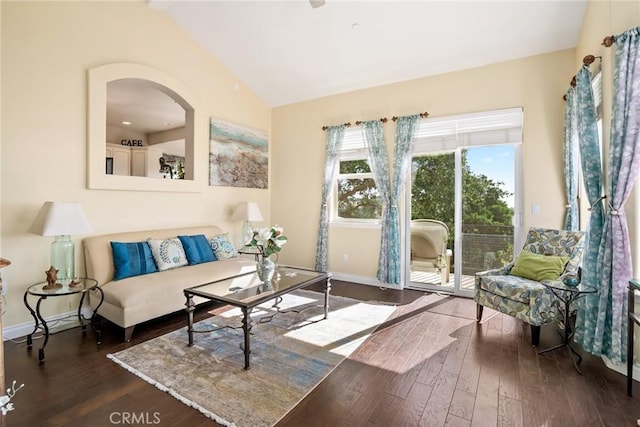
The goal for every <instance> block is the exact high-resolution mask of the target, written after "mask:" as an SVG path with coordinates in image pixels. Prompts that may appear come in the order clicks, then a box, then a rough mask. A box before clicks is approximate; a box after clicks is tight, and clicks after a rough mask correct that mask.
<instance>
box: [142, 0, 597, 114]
mask: <svg viewBox="0 0 640 427" xmlns="http://www.w3.org/2000/svg"><path fill="white" fill-rule="evenodd" d="M148 2H149V4H150V6H152V7H155V8H157V9H160V10H162V11H163V12H164V13H166V14H167V15H168V16H169V17H171V18H172V19H173V20H175V21H176V22H177V23H178V24H179V25H181V26H182V27H183V28H184V29H185V30H186V31H187V32H189V33H190V34H192V36H193V37H194V38H195V39H196V40H198V41H199V42H200V43H201V44H202V45H203V46H204V47H205V48H206V49H207V50H209V51H210V52H211V53H212V54H213V55H214V56H215V57H216V58H218V59H219V60H221V61H222V62H223V63H224V64H225V65H226V66H227V67H229V69H230V70H231V71H232V72H233V73H234V74H235V75H237V76H238V78H239V79H241V80H242V82H243V83H244V84H246V85H247V86H248V87H249V88H250V89H251V90H253V91H254V92H255V93H256V94H258V95H259V96H260V97H262V98H263V99H264V100H265V101H266V102H267V103H268V104H269V105H271V106H280V105H286V104H290V103H294V102H299V101H304V100H309V99H314V98H319V97H323V96H327V95H332V94H337V93H342V92H349V91H353V90H357V89H363V88H368V87H373V86H379V85H383V84H388V83H394V82H398V81H403V80H409V79H414V78H419V77H425V76H431V75H436V74H441V73H447V72H451V71H456V70H461V69H467V68H473V67H478V66H482V65H487V64H491V63H496V62H501V61H505V60H509V59H515V58H521V57H526V56H531V55H537V54H541V53H546V52H552V51H556V50H562V49H567V48H572V47H575V46H576V44H577V42H578V37H579V32H580V28H581V25H582V20H583V17H584V13H585V10H586V4H587V2H586V1H578V0H576V1H572V0H569V1H558V0H556V1H541V0H529V1H509V0H503V1H481V0H471V1H424V0H423V1H391V0H387V1H343V0H326V4H325V5H323V6H322V7H318V8H312V7H311V5H310V3H309V2H308V1H307V0H289V1H283V0H274V1H178V0H173V1H162V0H148Z"/></svg>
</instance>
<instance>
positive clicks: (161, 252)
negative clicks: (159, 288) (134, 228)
mask: <svg viewBox="0 0 640 427" xmlns="http://www.w3.org/2000/svg"><path fill="white" fill-rule="evenodd" d="M147 242H148V243H149V247H150V248H151V253H152V254H153V259H154V260H155V262H156V265H157V266H158V270H159V271H164V270H169V269H171V268H176V267H182V266H183V265H187V264H188V263H189V262H188V261H187V255H186V254H185V253H184V248H183V247H182V243H180V239H178V238H177V237H176V238H173V239H165V240H158V239H147Z"/></svg>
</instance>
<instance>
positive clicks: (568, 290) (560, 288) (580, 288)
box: [538, 280, 597, 375]
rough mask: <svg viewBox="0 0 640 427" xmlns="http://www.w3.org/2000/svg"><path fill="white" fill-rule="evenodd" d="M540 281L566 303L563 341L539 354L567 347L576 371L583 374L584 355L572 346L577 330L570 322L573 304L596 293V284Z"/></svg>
mask: <svg viewBox="0 0 640 427" xmlns="http://www.w3.org/2000/svg"><path fill="white" fill-rule="evenodd" d="M540 283H542V284H543V285H544V286H545V287H546V288H547V289H549V291H551V293H553V295H554V296H555V297H556V298H557V299H558V300H560V301H561V302H562V303H563V304H564V319H563V322H564V334H562V343H560V344H559V345H556V346H554V347H551V348H547V349H545V350H542V351H539V352H538V354H542V353H546V352H548V351H552V350H555V349H557V348H562V347H566V348H567V349H568V350H569V356H570V357H571V361H572V362H573V366H574V367H575V368H576V371H578V373H579V374H580V375H582V371H581V370H580V368H579V367H578V365H579V364H580V362H582V356H581V355H580V354H579V353H578V352H577V351H576V350H575V349H574V348H573V347H571V338H573V335H574V333H575V331H574V330H573V328H572V327H571V324H570V323H569V321H570V319H569V317H570V311H571V304H572V303H573V302H574V301H575V300H577V299H578V298H580V297H582V296H584V295H586V294H593V293H596V292H597V289H596V288H595V286H590V285H585V284H584V283H580V284H579V285H577V286H570V285H566V284H565V283H563V282H562V280H543V281H542V282H540Z"/></svg>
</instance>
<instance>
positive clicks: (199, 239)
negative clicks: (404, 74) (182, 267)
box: [178, 234, 217, 265]
mask: <svg viewBox="0 0 640 427" xmlns="http://www.w3.org/2000/svg"><path fill="white" fill-rule="evenodd" d="M178 239H180V242H181V243H182V247H183V248H184V252H185V254H186V255H187V261H189V265H195V264H202V263H203V262H211V261H217V258H216V255H215V254H214V253H213V249H211V245H210V244H209V241H208V240H207V238H206V237H205V235H204V234H198V235H195V236H178Z"/></svg>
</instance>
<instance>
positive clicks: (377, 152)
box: [362, 120, 392, 283]
mask: <svg viewBox="0 0 640 427" xmlns="http://www.w3.org/2000/svg"><path fill="white" fill-rule="evenodd" d="M362 129H363V132H364V141H365V144H366V146H367V152H368V160H369V167H370V168H371V174H372V175H373V180H374V181H375V183H376V188H377V189H378V194H379V195H380V202H381V203H382V219H381V227H380V228H381V230H380V232H381V237H380V255H379V257H378V280H380V281H381V282H385V283H390V282H389V237H390V234H389V220H390V218H391V215H392V213H391V205H392V203H391V193H390V183H389V160H388V159H389V156H388V155H387V145H386V144H385V142H384V135H383V133H382V124H381V123H380V121H379V120H370V121H368V122H364V123H362Z"/></svg>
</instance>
